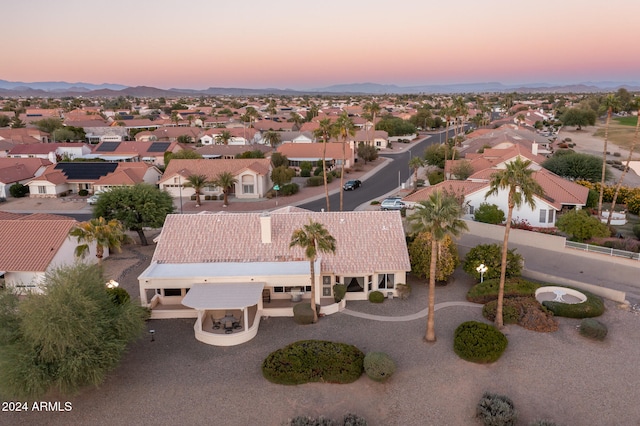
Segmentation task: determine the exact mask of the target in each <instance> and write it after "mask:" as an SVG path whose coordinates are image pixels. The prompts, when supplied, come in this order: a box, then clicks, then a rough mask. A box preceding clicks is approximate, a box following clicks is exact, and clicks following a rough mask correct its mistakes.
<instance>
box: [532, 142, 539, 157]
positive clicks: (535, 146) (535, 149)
mask: <svg viewBox="0 0 640 426" xmlns="http://www.w3.org/2000/svg"><path fill="white" fill-rule="evenodd" d="M531 153H532V154H533V155H538V142H533V143H532V144H531Z"/></svg>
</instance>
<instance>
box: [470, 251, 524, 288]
mask: <svg viewBox="0 0 640 426" xmlns="http://www.w3.org/2000/svg"><path fill="white" fill-rule="evenodd" d="M501 260H502V246H501V245H500V244H479V245H477V246H475V247H473V248H472V249H471V250H469V253H467V256H466V257H465V259H464V263H463V266H462V268H463V269H464V271H465V272H466V273H467V274H469V275H471V276H473V277H475V278H476V279H477V280H479V279H480V273H479V272H478V271H476V268H477V267H478V266H479V265H480V264H481V263H482V264H484V265H486V266H487V268H488V270H487V272H485V273H484V279H485V280H487V279H491V278H499V277H500V264H501ZM521 272H522V256H521V255H519V254H517V253H516V249H509V250H508V251H507V277H519V276H520V274H521Z"/></svg>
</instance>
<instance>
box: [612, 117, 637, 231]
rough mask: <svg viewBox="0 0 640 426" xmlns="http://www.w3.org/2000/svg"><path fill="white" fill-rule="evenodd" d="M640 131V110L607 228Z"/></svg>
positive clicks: (617, 184)
mask: <svg viewBox="0 0 640 426" xmlns="http://www.w3.org/2000/svg"><path fill="white" fill-rule="evenodd" d="M638 130H640V108H639V109H638V116H637V117H636V132H635V134H634V135H633V142H632V143H631V148H629V155H628V156H627V162H626V164H625V166H624V169H623V170H622V174H621V175H620V178H619V179H618V182H617V183H616V191H615V192H614V193H613V200H611V210H610V212H611V213H609V217H608V218H607V227H608V226H610V225H611V217H612V216H613V209H615V208H616V201H617V200H618V194H619V193H620V187H621V186H622V181H623V180H624V177H625V176H626V175H627V172H628V171H629V163H631V158H633V151H634V150H635V149H636V145H637V144H638Z"/></svg>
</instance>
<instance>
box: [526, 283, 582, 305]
mask: <svg viewBox="0 0 640 426" xmlns="http://www.w3.org/2000/svg"><path fill="white" fill-rule="evenodd" d="M536 299H537V300H538V302H540V303H542V302H547V301H552V302H559V303H569V304H572V305H573V304H577V303H582V302H586V301H587V296H585V295H584V293H581V292H579V291H578V290H574V289H572V288H567V287H557V286H544V287H540V288H539V289H537V290H536Z"/></svg>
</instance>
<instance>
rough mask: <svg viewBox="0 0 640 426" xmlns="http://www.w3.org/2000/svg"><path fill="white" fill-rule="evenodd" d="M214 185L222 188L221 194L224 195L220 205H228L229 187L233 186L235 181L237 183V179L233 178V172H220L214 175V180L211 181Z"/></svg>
mask: <svg viewBox="0 0 640 426" xmlns="http://www.w3.org/2000/svg"><path fill="white" fill-rule="evenodd" d="M212 183H213V184H214V185H216V186H219V187H220V188H222V194H223V195H224V201H223V202H222V205H223V206H224V207H226V206H228V205H229V198H228V196H229V189H231V187H233V185H235V184H236V183H238V179H236V178H235V176H234V175H233V173H231V172H222V173H220V174H218V175H217V176H216V178H215V179H214V181H213V182H212Z"/></svg>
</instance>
